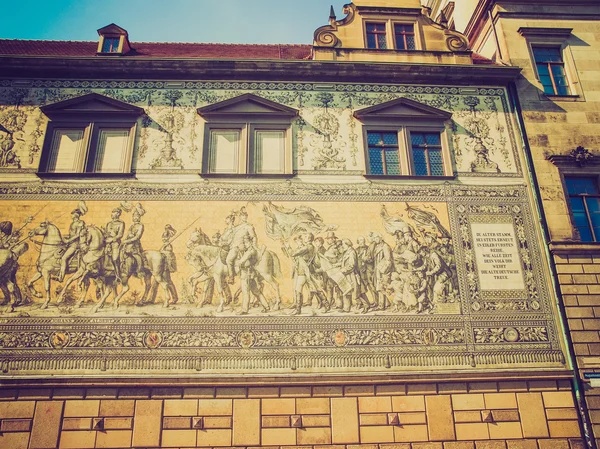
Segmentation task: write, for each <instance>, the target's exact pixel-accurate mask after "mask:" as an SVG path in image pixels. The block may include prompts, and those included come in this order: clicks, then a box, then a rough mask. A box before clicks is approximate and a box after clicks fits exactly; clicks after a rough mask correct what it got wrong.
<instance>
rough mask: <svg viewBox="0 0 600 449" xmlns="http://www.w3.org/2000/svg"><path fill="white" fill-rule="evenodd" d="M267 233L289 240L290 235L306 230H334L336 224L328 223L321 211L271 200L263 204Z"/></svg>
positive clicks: (315, 231)
mask: <svg viewBox="0 0 600 449" xmlns="http://www.w3.org/2000/svg"><path fill="white" fill-rule="evenodd" d="M263 213H264V215H265V228H266V232H267V235H268V236H269V237H270V238H272V239H273V240H288V239H289V238H290V237H292V236H294V235H298V234H303V233H305V232H312V233H313V234H318V233H319V232H325V231H333V230H335V229H337V226H336V225H327V224H325V223H324V222H323V218H321V215H319V213H318V212H317V211H316V210H314V209H312V208H310V207H306V206H299V207H294V208H293V209H287V208H285V207H283V206H277V205H275V204H273V203H271V202H269V203H268V204H267V205H266V206H263Z"/></svg>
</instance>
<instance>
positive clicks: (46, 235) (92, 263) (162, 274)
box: [26, 221, 178, 312]
mask: <svg viewBox="0 0 600 449" xmlns="http://www.w3.org/2000/svg"><path fill="white" fill-rule="evenodd" d="M35 236H42V241H41V242H37V241H35V240H33V241H34V242H35V243H37V244H38V245H39V246H40V255H39V258H38V261H37V264H36V268H37V272H36V273H35V274H34V275H33V277H32V278H31V279H30V280H29V282H28V283H27V285H26V286H27V289H28V290H29V291H30V292H31V293H32V294H33V295H34V296H35V297H37V298H41V297H43V295H42V294H41V293H40V292H38V291H37V290H36V289H35V287H34V283H35V282H37V281H38V280H39V279H43V280H44V290H45V292H46V300H45V301H44V303H43V304H42V306H41V308H42V309H46V308H48V305H49V304H50V300H51V295H50V288H51V280H52V279H58V274H59V272H60V261H61V256H62V254H63V253H64V250H65V244H64V243H63V239H62V236H61V233H60V230H59V229H58V228H57V227H56V226H55V225H54V224H52V223H50V222H48V221H44V222H42V223H40V225H39V226H38V227H37V228H35V229H33V230H32V231H31V232H30V233H29V237H30V238H31V239H33V238H34V237H35ZM104 248H105V237H104V234H103V233H102V230H100V229H99V228H97V227H96V226H93V225H92V226H88V227H87V228H86V230H85V232H84V233H83V234H82V236H81V239H80V252H81V254H79V255H75V256H74V257H73V259H71V263H70V264H69V266H68V267H67V274H70V275H71V276H70V277H69V278H67V280H66V282H65V285H64V287H63V289H62V291H61V293H60V295H59V298H58V300H57V303H58V304H60V303H61V302H62V301H64V296H65V293H66V291H67V289H68V287H69V286H70V285H71V284H72V283H73V282H75V281H78V284H79V285H81V286H82V293H81V296H80V297H79V299H78V301H77V302H76V306H77V307H80V306H81V305H82V304H83V302H84V301H85V296H86V294H87V291H88V289H89V286H90V280H94V282H95V283H96V285H97V287H98V292H99V296H100V300H99V301H98V302H97V303H96V304H95V305H94V307H93V308H92V312H97V311H98V310H99V309H101V308H102V307H104V305H105V303H106V300H107V299H108V297H109V295H110V293H111V292H112V293H113V295H114V300H113V307H114V308H115V309H116V308H118V307H119V301H120V300H121V299H122V298H123V296H124V295H125V294H126V293H127V292H129V290H130V286H129V280H130V278H131V277H132V276H133V275H135V274H137V275H138V276H139V277H141V278H142V279H143V281H144V284H145V288H144V294H143V295H142V297H141V299H140V300H139V302H138V303H137V305H140V306H141V305H145V304H149V303H152V302H154V300H155V298H156V293H157V290H158V286H159V285H160V286H162V287H163V290H164V291H165V302H164V304H163V305H164V307H166V306H168V305H169V301H170V300H171V303H175V302H177V300H178V297H177V290H176V289H175V285H174V284H173V281H172V280H171V277H170V273H169V271H168V269H167V262H166V258H165V255H164V254H162V253H161V252H159V251H145V252H144V254H143V258H144V261H145V263H144V267H141V268H140V269H138V267H137V266H136V262H135V260H134V259H133V258H132V257H126V258H125V259H124V260H123V261H122V262H121V282H120V284H121V287H122V288H121V291H120V292H119V293H117V289H116V284H117V282H116V281H117V279H116V276H115V273H114V268H113V267H111V266H110V265H108V264H107V265H105V262H106V259H105V257H104ZM77 260H81V263H78V262H77Z"/></svg>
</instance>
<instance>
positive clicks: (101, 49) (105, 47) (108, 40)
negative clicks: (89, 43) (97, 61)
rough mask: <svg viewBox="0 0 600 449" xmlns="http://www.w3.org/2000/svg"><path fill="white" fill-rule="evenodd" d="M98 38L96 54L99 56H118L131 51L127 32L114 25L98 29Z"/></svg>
mask: <svg viewBox="0 0 600 449" xmlns="http://www.w3.org/2000/svg"><path fill="white" fill-rule="evenodd" d="M98 36H100V40H99V41H98V53H97V54H98V55H99V56H119V55H124V54H127V53H129V51H130V50H131V45H130V44H129V35H128V34H127V31H125V30H124V29H123V28H121V27H120V26H118V25H115V24H114V23H111V24H110V25H108V26H105V27H103V28H100V29H99V30H98Z"/></svg>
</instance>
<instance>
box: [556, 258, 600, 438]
mask: <svg viewBox="0 0 600 449" xmlns="http://www.w3.org/2000/svg"><path fill="white" fill-rule="evenodd" d="M554 261H555V264H556V271H557V273H558V280H559V283H560V289H561V293H562V297H563V302H564V305H565V311H566V315H567V319H568V322H569V331H570V336H571V340H572V342H573V350H574V352H575V357H576V359H577V366H578V368H579V374H580V376H581V378H582V379H583V378H584V374H585V373H594V372H600V251H599V252H598V253H597V254H589V253H588V254H568V255H567V254H564V253H561V254H555V255H554ZM584 387H585V391H584V393H585V398H586V404H587V407H588V410H589V414H590V420H591V425H592V430H593V433H594V435H595V437H596V444H600V438H598V437H599V436H600V388H592V387H591V384H590V383H589V382H585V383H584Z"/></svg>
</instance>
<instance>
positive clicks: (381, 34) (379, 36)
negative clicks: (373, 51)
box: [366, 23, 388, 50]
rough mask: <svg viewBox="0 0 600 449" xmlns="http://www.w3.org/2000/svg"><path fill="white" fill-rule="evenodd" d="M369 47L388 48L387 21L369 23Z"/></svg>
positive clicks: (367, 25)
mask: <svg viewBox="0 0 600 449" xmlns="http://www.w3.org/2000/svg"><path fill="white" fill-rule="evenodd" d="M366 27H367V48H377V49H380V50H385V49H387V48H388V47H387V37H386V32H385V23H367V24H366Z"/></svg>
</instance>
